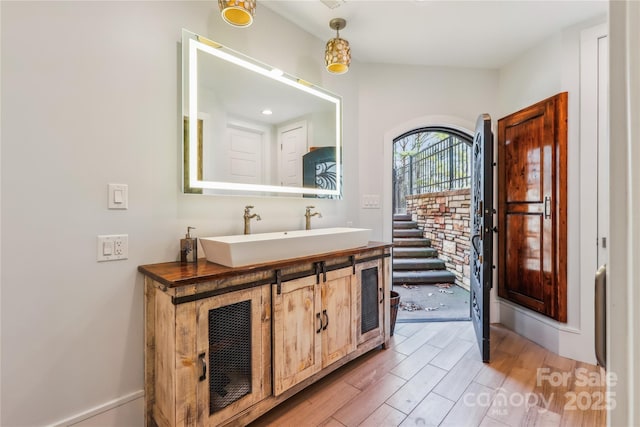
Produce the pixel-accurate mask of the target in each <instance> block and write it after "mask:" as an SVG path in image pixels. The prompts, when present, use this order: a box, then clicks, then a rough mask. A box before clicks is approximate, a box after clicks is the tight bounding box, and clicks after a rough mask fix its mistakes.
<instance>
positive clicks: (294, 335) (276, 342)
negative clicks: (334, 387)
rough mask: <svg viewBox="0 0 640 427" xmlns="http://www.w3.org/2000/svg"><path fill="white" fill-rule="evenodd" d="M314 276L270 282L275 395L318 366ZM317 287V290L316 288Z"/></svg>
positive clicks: (318, 312) (318, 303)
mask: <svg viewBox="0 0 640 427" xmlns="http://www.w3.org/2000/svg"><path fill="white" fill-rule="evenodd" d="M318 288H319V285H318V284H317V279H316V276H308V277H303V278H301V279H295V280H290V281H288V282H282V285H281V291H280V293H278V291H277V285H273V290H272V304H273V392H274V394H275V395H276V396H278V395H280V394H282V393H283V392H284V391H286V390H287V389H289V388H290V387H292V386H294V385H296V384H298V383H299V382H300V381H303V380H305V379H307V378H309V377H310V376H312V375H313V374H315V373H316V372H318V371H320V369H321V368H322V353H321V351H322V346H321V339H322V334H321V333H322V325H323V324H324V322H323V320H322V318H321V297H320V291H319V289H318ZM317 289H318V290H317Z"/></svg>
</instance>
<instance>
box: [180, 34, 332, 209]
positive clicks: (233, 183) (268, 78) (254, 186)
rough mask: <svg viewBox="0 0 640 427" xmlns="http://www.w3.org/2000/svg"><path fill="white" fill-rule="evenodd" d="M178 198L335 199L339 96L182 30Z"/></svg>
mask: <svg viewBox="0 0 640 427" xmlns="http://www.w3.org/2000/svg"><path fill="white" fill-rule="evenodd" d="M182 62H183V64H182V66H183V69H182V71H183V84H182V108H183V116H184V121H183V123H184V132H183V135H184V138H183V155H184V159H183V167H184V171H183V180H184V182H183V189H184V192H185V193H201V194H260V195H280V196H289V197H295V196H298V197H322V198H340V197H341V194H342V182H341V181H342V172H341V168H342V161H341V154H342V150H341V135H342V124H341V118H342V105H341V99H340V97H338V96H336V95H334V94H332V93H331V92H328V91H326V90H324V89H322V88H320V87H318V86H315V85H313V84H311V83H308V82H306V81H304V80H302V79H299V78H297V77H294V76H291V75H289V74H287V73H284V72H282V71H281V70H279V69H277V68H274V67H270V66H268V65H266V64H263V63H261V62H258V61H256V60H254V59H252V58H249V57H247V56H245V55H243V54H240V53H238V52H235V51H233V50H231V49H229V48H227V47H225V46H223V45H221V44H219V43H216V42H214V41H211V40H208V39H206V38H204V37H202V36H199V35H197V34H194V33H192V32H189V31H187V30H183V32H182Z"/></svg>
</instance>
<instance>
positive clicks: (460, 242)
mask: <svg viewBox="0 0 640 427" xmlns="http://www.w3.org/2000/svg"><path fill="white" fill-rule="evenodd" d="M470 206H471V190H470V189H468V188H467V189H463V190H452V191H443V192H439V193H426V194H416V195H413V196H407V213H408V214H411V216H412V217H413V219H414V221H417V222H418V226H419V227H420V228H421V229H422V230H423V235H424V237H426V238H428V239H431V246H432V247H433V248H435V249H437V250H438V257H439V258H440V259H441V260H443V261H444V262H445V264H446V266H447V269H448V270H449V271H451V272H452V273H454V274H455V275H456V284H457V285H459V286H462V287H463V288H465V289H467V290H469V271H470V270H469V254H470V245H471V225H470V219H471V217H470Z"/></svg>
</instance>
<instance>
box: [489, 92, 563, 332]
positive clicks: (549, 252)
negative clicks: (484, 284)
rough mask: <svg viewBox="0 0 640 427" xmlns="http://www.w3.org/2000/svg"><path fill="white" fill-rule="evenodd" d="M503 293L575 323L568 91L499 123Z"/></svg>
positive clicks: (500, 274)
mask: <svg viewBox="0 0 640 427" xmlns="http://www.w3.org/2000/svg"><path fill="white" fill-rule="evenodd" d="M498 238H499V244H498V295H499V296H500V297H502V298H506V299H508V300H510V301H512V302H515V303H517V304H519V305H522V306H524V307H527V308H530V309H532V310H535V311H537V312H539V313H542V314H544V315H546V316H549V317H552V318H554V319H556V320H559V321H561V322H566V321H567V292H566V287H567V284H566V282H567V279H566V275H567V263H566V258H567V93H566V92H565V93H561V94H558V95H556V96H554V97H551V98H548V99H545V100H544V101H541V102H539V103H537V104H534V105H532V106H530V107H528V108H525V109H523V110H521V111H518V112H517V113H514V114H511V115H509V116H507V117H504V118H502V119H500V120H499V121H498Z"/></svg>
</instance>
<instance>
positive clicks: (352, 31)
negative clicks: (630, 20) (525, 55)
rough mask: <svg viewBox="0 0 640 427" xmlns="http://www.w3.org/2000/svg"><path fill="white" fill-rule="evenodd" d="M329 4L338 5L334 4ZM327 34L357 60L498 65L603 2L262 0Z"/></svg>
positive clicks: (592, 13)
mask: <svg viewBox="0 0 640 427" xmlns="http://www.w3.org/2000/svg"><path fill="white" fill-rule="evenodd" d="M325 3H333V4H337V7H335V8H333V9H330V8H329V7H327V5H325ZM262 6H264V7H267V8H269V9H271V10H272V11H273V12H275V13H277V14H279V15H281V16H283V17H284V18H286V19H287V20H289V21H291V22H294V23H296V24H297V25H298V26H300V27H301V28H303V29H304V30H306V31H308V32H309V33H311V34H313V35H314V36H316V37H318V38H319V39H322V40H328V39H329V38H331V37H334V36H335V31H334V30H332V29H331V28H330V27H329V21H330V20H331V19H332V18H344V19H346V20H347V26H346V28H345V29H344V30H342V31H341V32H340V36H341V37H342V38H344V39H346V40H348V41H349V44H350V46H351V53H352V57H353V60H354V61H358V62H360V63H390V64H409V65H432V66H450V67H472V68H489V69H497V68H500V67H502V66H503V65H505V64H507V63H509V62H510V61H511V60H513V59H514V58H516V57H517V56H518V54H519V53H521V52H523V51H525V50H526V49H527V48H530V47H532V46H534V45H536V44H537V43H538V42H540V41H541V40H543V39H544V38H546V37H548V36H550V35H552V34H553V33H555V32H557V31H559V30H561V29H563V28H566V27H569V26H571V25H573V24H576V23H579V22H582V21H585V20H588V19H591V18H595V17H598V16H604V15H605V14H606V13H607V1H606V0H594V1H584V0H550V1H545V0H534V1H525V0H501V1H482V0H474V1H462V0H440V1H435V0H377V1H369V0H347V1H343V0H324V1H320V0H259V1H258V10H257V11H256V18H255V19H256V20H257V19H260V16H259V13H260V11H259V8H260V7H262Z"/></svg>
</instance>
